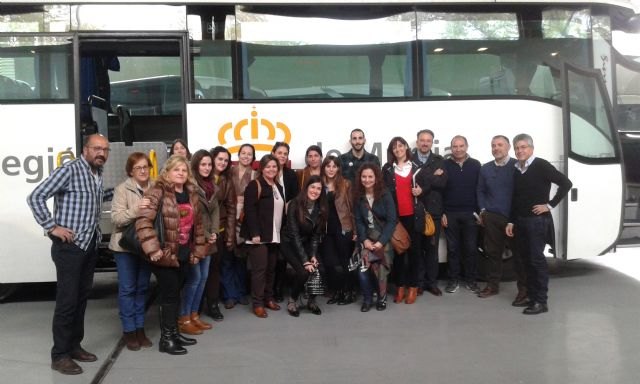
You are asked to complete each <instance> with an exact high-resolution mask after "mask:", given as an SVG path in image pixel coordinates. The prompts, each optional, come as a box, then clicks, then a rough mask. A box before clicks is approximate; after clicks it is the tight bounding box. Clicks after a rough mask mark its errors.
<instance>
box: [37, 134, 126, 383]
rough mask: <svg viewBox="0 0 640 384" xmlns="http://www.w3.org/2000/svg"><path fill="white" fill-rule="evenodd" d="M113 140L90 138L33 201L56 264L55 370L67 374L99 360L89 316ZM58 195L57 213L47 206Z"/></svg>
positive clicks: (41, 187)
mask: <svg viewBox="0 0 640 384" xmlns="http://www.w3.org/2000/svg"><path fill="white" fill-rule="evenodd" d="M109 151H110V149H109V141H108V140H107V138H105V137H104V136H102V135H91V136H89V137H87V138H86V140H85V143H84V146H83V148H82V155H81V156H80V158H78V159H76V160H73V161H70V162H68V163H66V164H64V165H62V166H61V167H59V168H56V169H55V170H54V171H53V173H51V175H50V176H49V177H48V178H46V179H45V180H44V181H43V182H42V183H40V185H38V186H37V187H36V188H35V189H34V190H33V192H32V193H31V194H30V195H29V196H28V197H27V203H28V204H29V207H30V208H31V210H32V211H33V216H34V217H35V219H36V221H37V223H38V224H39V225H41V226H42V228H44V230H45V231H46V232H47V234H48V235H49V237H50V238H51V241H52V244H51V258H52V259H53V262H54V264H55V266H56V279H57V286H56V289H57V291H56V308H55V311H54V315H53V326H52V330H53V348H52V349H51V368H52V369H54V370H56V371H58V372H60V373H62V374H65V375H75V374H80V373H82V368H81V367H80V366H79V365H78V364H77V363H76V362H75V361H74V360H77V361H82V362H92V361H96V360H97V359H98V358H97V357H96V355H94V354H92V353H89V352H87V351H85V350H84V349H83V348H82V347H81V346H80V342H81V341H82V339H83V337H84V314H85V310H86V308H87V299H88V297H89V292H90V291H91V287H92V285H93V272H94V269H95V265H96V261H97V259H98V253H97V245H98V242H99V241H100V236H101V233H100V228H99V226H98V223H99V220H100V212H101V207H102V202H103V200H110V199H111V197H112V196H113V189H110V190H108V191H105V190H104V189H103V180H102V167H103V166H104V164H105V163H106V161H107V158H108V157H109ZM52 196H53V198H54V213H53V215H51V212H50V211H49V209H48V208H47V204H46V203H47V200H48V199H49V198H51V197H52Z"/></svg>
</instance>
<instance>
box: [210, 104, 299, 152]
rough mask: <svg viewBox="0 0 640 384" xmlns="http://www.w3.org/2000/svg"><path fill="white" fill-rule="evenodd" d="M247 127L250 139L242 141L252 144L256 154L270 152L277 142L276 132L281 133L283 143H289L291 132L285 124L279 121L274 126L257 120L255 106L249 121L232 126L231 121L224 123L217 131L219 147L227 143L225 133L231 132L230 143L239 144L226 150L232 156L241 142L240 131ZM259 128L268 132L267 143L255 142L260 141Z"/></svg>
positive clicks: (245, 120)
mask: <svg viewBox="0 0 640 384" xmlns="http://www.w3.org/2000/svg"><path fill="white" fill-rule="evenodd" d="M247 127H248V128H249V129H250V132H251V138H250V139H249V140H247V139H246V138H245V139H244V140H245V141H246V142H249V143H250V144H252V145H253V146H254V147H255V149H256V152H258V151H262V152H271V148H272V147H273V144H274V143H275V142H276V141H278V140H276V133H277V131H278V130H279V131H282V133H283V135H284V138H283V139H282V141H284V142H285V143H287V144H288V143H290V142H291V131H290V130H289V127H287V125H286V124H285V123H282V122H280V121H277V122H276V123H275V124H273V123H272V122H271V121H269V120H267V119H262V118H260V119H259V118H258V112H257V111H256V107H255V106H254V107H252V111H251V118H250V119H242V120H240V121H239V122H237V123H236V124H235V125H233V122H231V121H229V122H227V123H224V124H223V125H222V126H221V127H220V129H219V130H218V142H220V145H225V144H227V142H228V141H227V137H226V136H227V132H229V131H231V130H233V140H232V141H233V142H236V143H239V144H237V145H233V146H230V147H228V148H227V149H228V150H229V152H231V153H232V154H234V153H238V151H239V150H240V146H241V145H242V140H243V137H242V131H243V130H244V129H245V128H247ZM260 127H263V129H264V128H266V130H267V131H268V135H267V140H269V142H268V143H264V142H263V143H260V142H256V141H257V140H259V139H260V135H259V133H260Z"/></svg>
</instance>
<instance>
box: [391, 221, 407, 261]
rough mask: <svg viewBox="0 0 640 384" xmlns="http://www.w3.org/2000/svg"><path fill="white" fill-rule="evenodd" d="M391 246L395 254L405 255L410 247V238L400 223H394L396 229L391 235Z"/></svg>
mask: <svg viewBox="0 0 640 384" xmlns="http://www.w3.org/2000/svg"><path fill="white" fill-rule="evenodd" d="M391 246H392V247H393V250H394V251H396V253H398V254H400V253H405V252H406V251H407V249H409V247H410V246H411V237H409V232H407V230H406V228H405V227H404V225H402V223H401V222H397V223H396V227H395V228H394V230H393V235H391Z"/></svg>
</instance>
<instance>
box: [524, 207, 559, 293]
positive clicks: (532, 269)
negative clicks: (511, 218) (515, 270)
mask: <svg viewBox="0 0 640 384" xmlns="http://www.w3.org/2000/svg"><path fill="white" fill-rule="evenodd" d="M552 220H553V218H552V217H551V215H550V214H544V215H539V216H532V217H518V218H517V219H516V222H515V241H516V247H517V250H518V254H519V256H520V257H521V258H522V262H523V263H524V266H525V271H526V280H527V293H528V295H529V300H531V301H535V302H538V303H541V304H546V303H547V292H548V291H549V269H548V266H547V258H546V257H545V255H544V247H545V245H546V235H547V231H548V230H549V225H551V223H552Z"/></svg>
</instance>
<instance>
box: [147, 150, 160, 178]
mask: <svg viewBox="0 0 640 384" xmlns="http://www.w3.org/2000/svg"><path fill="white" fill-rule="evenodd" d="M149 160H151V169H149V177H150V178H151V180H155V179H156V177H158V154H157V153H156V151H155V149H152V150H150V151H149Z"/></svg>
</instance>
